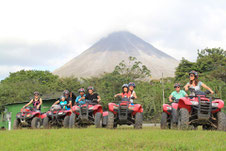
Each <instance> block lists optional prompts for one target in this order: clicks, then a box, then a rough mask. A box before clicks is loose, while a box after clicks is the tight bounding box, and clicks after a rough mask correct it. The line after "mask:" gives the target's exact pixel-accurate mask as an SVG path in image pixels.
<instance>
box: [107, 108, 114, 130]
mask: <svg viewBox="0 0 226 151" xmlns="http://www.w3.org/2000/svg"><path fill="white" fill-rule="evenodd" d="M107 128H109V129H113V128H115V124H114V114H113V113H112V112H110V111H109V112H108V124H107Z"/></svg>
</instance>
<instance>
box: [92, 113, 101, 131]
mask: <svg viewBox="0 0 226 151" xmlns="http://www.w3.org/2000/svg"><path fill="white" fill-rule="evenodd" d="M94 123H95V126H96V128H101V127H102V114H101V113H100V112H97V113H96V114H95V121H94Z"/></svg>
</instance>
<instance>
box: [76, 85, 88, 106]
mask: <svg viewBox="0 0 226 151" xmlns="http://www.w3.org/2000/svg"><path fill="white" fill-rule="evenodd" d="M78 93H79V94H80V95H79V96H78V97H77V98H76V100H75V103H76V104H85V97H86V95H85V89H84V88H81V89H79V90H78Z"/></svg>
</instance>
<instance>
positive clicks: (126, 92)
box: [115, 84, 131, 99]
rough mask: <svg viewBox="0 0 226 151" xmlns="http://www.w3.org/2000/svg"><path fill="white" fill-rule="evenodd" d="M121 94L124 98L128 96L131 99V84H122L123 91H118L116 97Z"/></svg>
mask: <svg viewBox="0 0 226 151" xmlns="http://www.w3.org/2000/svg"><path fill="white" fill-rule="evenodd" d="M118 96H121V97H122V98H128V99H130V97H131V93H130V91H129V85H128V84H123V85H122V93H118V94H116V95H115V97H118Z"/></svg>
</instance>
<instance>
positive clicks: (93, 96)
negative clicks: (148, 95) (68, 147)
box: [23, 71, 214, 110]
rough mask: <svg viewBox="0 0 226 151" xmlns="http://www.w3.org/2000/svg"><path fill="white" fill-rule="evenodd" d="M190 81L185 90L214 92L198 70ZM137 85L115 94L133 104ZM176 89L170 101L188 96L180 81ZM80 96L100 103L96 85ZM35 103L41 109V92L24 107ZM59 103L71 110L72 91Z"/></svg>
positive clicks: (81, 100) (81, 99)
mask: <svg viewBox="0 0 226 151" xmlns="http://www.w3.org/2000/svg"><path fill="white" fill-rule="evenodd" d="M189 79H190V81H189V82H188V83H187V84H186V85H185V86H184V89H185V91H188V89H189V88H193V89H194V90H196V91H200V90H201V87H203V88H205V89H207V90H209V91H210V92H211V94H214V92H213V91H212V90H211V89H210V88H209V87H208V86H207V85H205V84H204V83H203V82H201V81H199V79H198V72H196V71H191V72H189ZM135 88H136V85H135V83H134V82H130V83H129V84H123V85H122V92H121V93H118V94H115V95H114V97H118V96H120V97H121V98H128V99H129V101H130V103H131V105H133V103H134V100H135V99H137V95H136V92H135V90H134V89H135ZM174 88H175V91H173V92H172V93H171V94H170V96H169V101H170V102H173V100H172V98H175V99H180V98H182V97H186V96H188V95H187V93H186V92H185V91H184V90H181V85H180V84H179V83H175V85H174ZM78 92H79V96H77V97H76V99H75V103H76V104H81V105H82V104H85V103H86V101H87V100H89V101H91V102H92V103H100V101H101V97H100V96H99V95H98V93H95V92H94V87H92V86H89V87H88V88H87V93H85V89H84V88H80V89H79V90H78ZM30 104H33V108H35V109H36V110H41V105H42V99H41V98H40V94H39V92H37V91H36V92H34V99H31V101H30V102H29V103H27V104H26V105H25V106H24V107H23V108H25V107H27V106H29V105H30ZM57 104H59V105H60V106H61V107H62V108H63V109H66V110H70V109H71V107H72V97H71V96H70V92H69V91H68V90H64V92H63V95H62V96H61V97H60V99H59V100H57V101H56V102H55V103H54V104H53V105H52V106H54V105H57Z"/></svg>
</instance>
